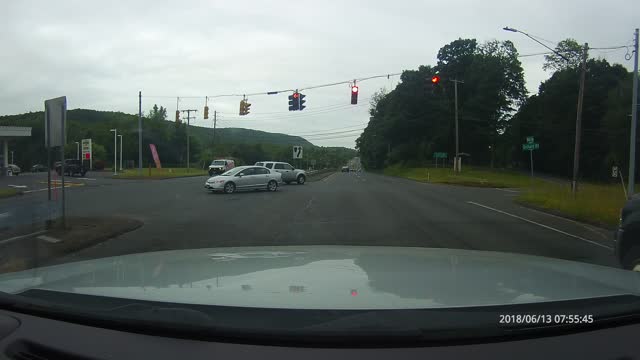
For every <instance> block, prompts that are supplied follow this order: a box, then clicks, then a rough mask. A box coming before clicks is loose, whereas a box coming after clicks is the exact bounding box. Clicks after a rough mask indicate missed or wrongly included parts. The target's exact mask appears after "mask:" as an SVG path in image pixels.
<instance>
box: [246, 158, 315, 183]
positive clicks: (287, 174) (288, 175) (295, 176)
mask: <svg viewBox="0 0 640 360" xmlns="http://www.w3.org/2000/svg"><path fill="white" fill-rule="evenodd" d="M255 166H264V167H266V168H267V169H271V170H273V171H276V172H279V173H280V174H282V181H283V182H284V183H285V184H290V183H292V182H297V183H298V184H300V185H303V184H304V183H305V182H306V181H307V173H306V172H305V171H304V170H302V169H296V168H294V167H293V166H291V164H289V163H286V162H280V161H259V162H257V163H255Z"/></svg>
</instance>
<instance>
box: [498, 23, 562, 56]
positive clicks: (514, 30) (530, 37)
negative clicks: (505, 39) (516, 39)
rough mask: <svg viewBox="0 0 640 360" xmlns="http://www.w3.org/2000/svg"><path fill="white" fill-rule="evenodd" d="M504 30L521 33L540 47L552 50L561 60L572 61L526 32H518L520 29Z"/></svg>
mask: <svg viewBox="0 0 640 360" xmlns="http://www.w3.org/2000/svg"><path fill="white" fill-rule="evenodd" d="M502 30H504V31H510V32H517V33H520V34H522V35H524V36H526V37H528V38H529V39H531V40H533V41H535V42H537V43H538V44H540V45H542V46H544V47H545V48H547V49H549V50H551V51H552V52H553V53H554V54H556V55H558V56H560V57H561V58H563V59H564V60H565V61H567V62H568V61H570V60H569V59H568V58H567V57H566V56H564V55H562V54H560V53H559V52H558V51H556V50H555V49H552V48H550V47H548V46H547V45H545V44H543V43H542V42H540V41H539V40H538V39H536V38H534V37H533V36H531V35H529V34H527V33H526V32H524V31H520V30H518V29H514V28H510V27H508V26H505V27H503V28H502Z"/></svg>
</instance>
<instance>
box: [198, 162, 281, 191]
mask: <svg viewBox="0 0 640 360" xmlns="http://www.w3.org/2000/svg"><path fill="white" fill-rule="evenodd" d="M281 182H282V175H281V174H280V173H278V172H275V171H272V170H269V169H267V168H265V167H264V166H238V167H236V168H233V169H231V170H229V171H227V172H225V173H223V174H220V175H218V176H213V177H211V178H209V179H207V181H206V182H205V183H204V187H205V188H206V189H207V190H211V191H223V192H225V193H227V194H231V193H233V192H236V191H239V190H260V189H264V190H267V191H276V190H278V184H280V183H281Z"/></svg>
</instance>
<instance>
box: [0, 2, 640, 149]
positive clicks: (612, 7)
mask: <svg viewBox="0 0 640 360" xmlns="http://www.w3.org/2000/svg"><path fill="white" fill-rule="evenodd" d="M639 4H640V3H639V2H635V1H629V0H611V1H577V0H571V1H563V2H558V1H552V0H539V1H520V0H510V1H507V0H499V1H493V2H491V3H490V4H489V2H478V1H472V0H450V1H437V2H434V1H379V0H369V1H339V0H335V1H334V0H327V1H306V0H299V1H266V0H265V1H244V2H241V3H239V2H232V1H183V2H177V1H157V0H155V1H134V0H130V1H112V2H97V1H66V0H65V1H62V2H51V1H29V0H26V1H11V2H6V3H4V4H3V13H2V15H1V20H2V21H1V23H0V44H2V51H1V52H0V63H1V64H2V67H0V83H1V84H2V87H0V114H2V115H4V114H15V113H22V112H27V111H37V110H41V109H42V108H43V101H44V99H47V98H52V97H56V96H60V95H66V96H67V97H68V101H69V107H70V108H89V109H97V110H110V111H123V112H127V113H137V110H138V99H137V94H138V90H141V91H142V92H143V96H145V97H144V99H143V110H144V111H147V110H148V109H149V108H151V107H152V106H153V104H154V103H157V104H158V105H163V106H165V107H167V108H168V109H169V114H170V116H171V117H173V112H174V111H175V109H176V99H175V98H151V97H147V96H150V95H161V96H171V97H173V96H198V98H185V99H182V100H181V101H180V108H181V109H185V108H194V109H198V110H199V112H198V115H197V119H196V120H195V121H194V123H195V124H196V125H202V126H211V125H212V123H211V120H203V119H202V118H201V117H202V108H203V106H204V97H205V96H206V95H218V94H228V93H240V94H243V93H254V92H263V91H270V90H280V89H292V88H303V87H306V86H311V85H317V84H324V83H332V82H337V81H344V80H348V79H353V78H360V77H366V76H371V75H378V74H388V73H396V72H401V71H402V70H405V69H416V68H417V67H418V66H419V65H428V64H431V65H433V64H435V63H436V54H437V52H438V49H439V48H440V47H442V46H443V45H445V44H447V43H448V42H450V41H453V40H455V39H457V38H476V39H478V41H479V42H483V41H486V40H491V39H499V40H506V39H509V40H512V41H513V42H514V43H515V45H516V47H517V48H518V50H519V52H520V53H521V54H529V53H539V52H543V51H545V49H544V48H543V47H541V46H540V45H539V44H536V43H535V42H533V41H531V40H530V39H528V38H526V37H525V36H523V35H521V34H514V33H510V32H505V31H503V30H502V27H504V26H507V25H508V26H511V27H515V28H518V29H520V30H523V31H527V32H529V33H531V34H533V35H536V36H539V37H541V38H544V39H547V40H550V41H552V42H557V41H559V40H562V39H565V38H567V37H572V38H575V39H576V40H578V42H581V43H582V42H589V44H590V46H596V47H604V46H615V45H627V44H631V41H632V34H633V30H634V28H635V27H638V26H640V20H638V19H637V14H638V13H640V5H639ZM634 17H635V21H634ZM549 45H551V46H552V43H549ZM624 54H625V50H624V49H623V50H617V51H611V52H604V51H595V50H594V51H592V52H591V56H595V57H598V56H600V57H604V58H606V59H607V60H609V61H610V62H616V63H621V64H623V65H625V66H626V67H627V68H629V69H631V68H632V64H631V62H630V61H626V60H625V59H624ZM521 60H522V64H523V67H524V69H525V79H526V81H527V88H528V89H529V91H530V92H532V93H535V92H536V91H537V88H538V85H539V84H540V82H541V81H543V80H545V79H546V78H548V76H549V74H548V73H545V72H544V71H543V70H542V61H543V58H542V57H541V56H538V57H527V58H522V59H521ZM397 81H398V77H392V78H391V79H389V80H387V79H386V78H382V79H376V80H369V81H366V82H362V83H361V84H359V85H360V96H359V97H360V99H359V105H358V106H349V100H350V97H349V87H348V86H347V85H340V86H335V87H330V88H323V89H311V90H308V91H306V92H305V93H306V95H307V98H306V100H307V104H306V105H307V109H305V110H304V111H301V112H291V113H289V112H288V111H287V95H288V94H279V95H271V96H254V97H251V98H250V99H249V101H250V102H251V103H252V107H251V114H250V115H249V116H244V117H239V116H238V115H237V111H238V102H239V100H240V99H239V98H234V97H223V98H215V99H211V101H210V109H211V113H213V109H216V110H217V111H219V112H220V113H221V114H220V119H221V121H220V122H219V126H220V127H246V128H253V129H259V130H265V131H273V132H283V133H289V134H309V133H319V132H322V131H325V130H326V131H325V132H328V131H332V130H333V129H338V130H333V131H336V132H338V131H340V130H341V129H344V128H348V129H347V130H349V129H359V128H362V127H364V125H363V124H365V123H366V122H367V121H368V114H367V108H368V106H367V105H366V104H367V103H368V101H367V99H368V98H369V97H370V96H371V95H372V94H373V93H374V92H375V91H376V90H378V89H379V88H381V87H386V88H387V89H389V88H392V87H393V86H395V84H396V83H397ZM342 105H344V106H342ZM357 134H358V132H357V131H356V132H353V133H346V134H335V135H330V136H326V137H335V138H333V139H326V140H314V139H313V137H309V139H310V140H311V142H313V143H315V144H317V145H325V146H348V147H353V146H354V140H355V138H356V137H357ZM345 135H346V136H348V137H344V136H345ZM338 136H343V137H340V138H337V137H338Z"/></svg>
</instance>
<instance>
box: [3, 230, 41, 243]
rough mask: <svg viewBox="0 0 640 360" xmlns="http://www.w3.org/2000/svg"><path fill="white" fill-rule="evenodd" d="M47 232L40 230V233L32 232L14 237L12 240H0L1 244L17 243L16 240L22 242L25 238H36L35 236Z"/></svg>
mask: <svg viewBox="0 0 640 360" xmlns="http://www.w3.org/2000/svg"><path fill="white" fill-rule="evenodd" d="M45 232H47V230H40V231H36V232H32V233H31V234H26V235H19V236H14V237H12V238H8V239H4V240H0V244H7V243H10V242H12V241H15V240H20V239H24V238H27V237H31V236H35V235H40V234H42V233H45Z"/></svg>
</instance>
